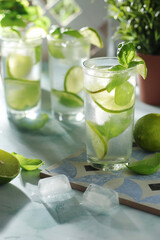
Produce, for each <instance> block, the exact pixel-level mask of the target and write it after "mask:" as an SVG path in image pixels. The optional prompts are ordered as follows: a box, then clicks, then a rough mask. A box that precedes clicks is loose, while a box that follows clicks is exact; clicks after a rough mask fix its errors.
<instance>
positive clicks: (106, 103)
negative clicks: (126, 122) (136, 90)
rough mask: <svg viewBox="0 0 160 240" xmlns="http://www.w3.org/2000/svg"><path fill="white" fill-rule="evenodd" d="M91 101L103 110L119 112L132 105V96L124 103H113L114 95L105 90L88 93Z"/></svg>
mask: <svg viewBox="0 0 160 240" xmlns="http://www.w3.org/2000/svg"><path fill="white" fill-rule="evenodd" d="M90 96H91V97H92V99H93V101H94V102H95V103H96V104H97V105H98V106H99V107H100V108H101V109H102V110H104V111H106V112H110V113H120V112H124V111H127V110H129V109H130V108H132V106H133V105H134V98H132V99H131V101H130V102H129V103H128V104H126V105H123V106H121V105H118V104H116V103H115V97H114V95H111V94H109V93H108V92H107V91H102V92H99V93H94V94H90Z"/></svg>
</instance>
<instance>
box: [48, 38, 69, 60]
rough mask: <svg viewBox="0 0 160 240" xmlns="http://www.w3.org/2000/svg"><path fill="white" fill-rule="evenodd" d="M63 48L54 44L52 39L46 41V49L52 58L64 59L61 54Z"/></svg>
mask: <svg viewBox="0 0 160 240" xmlns="http://www.w3.org/2000/svg"><path fill="white" fill-rule="evenodd" d="M62 49H63V48H62V47H60V46H56V45H55V43H54V42H53V41H49V42H48V51H49V53H50V54H51V56H52V57H54V58H60V59H64V58H65V56H64V54H63V50H62Z"/></svg>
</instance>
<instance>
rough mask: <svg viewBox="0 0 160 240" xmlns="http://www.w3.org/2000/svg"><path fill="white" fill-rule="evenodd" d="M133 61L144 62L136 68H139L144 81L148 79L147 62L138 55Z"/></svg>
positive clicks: (138, 70)
mask: <svg viewBox="0 0 160 240" xmlns="http://www.w3.org/2000/svg"><path fill="white" fill-rule="evenodd" d="M133 61H136V62H140V61H142V62H143V63H142V64H138V65H137V66H136V68H137V72H138V73H139V74H140V75H141V76H142V77H143V79H146V77H147V66H146V63H145V61H144V60H143V59H142V58H141V57H139V56H137V55H136V56H135V57H134V59H133Z"/></svg>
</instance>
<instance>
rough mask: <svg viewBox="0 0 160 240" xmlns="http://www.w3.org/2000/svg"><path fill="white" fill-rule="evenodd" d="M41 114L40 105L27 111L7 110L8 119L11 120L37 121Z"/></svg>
mask: <svg viewBox="0 0 160 240" xmlns="http://www.w3.org/2000/svg"><path fill="white" fill-rule="evenodd" d="M39 113H40V106H39V105H38V106H36V107H34V108H32V109H29V110H26V111H16V110H14V109H11V108H8V109H7V114H8V118H9V119H11V120H20V119H23V118H29V119H35V118H36V117H37V116H38V114H39Z"/></svg>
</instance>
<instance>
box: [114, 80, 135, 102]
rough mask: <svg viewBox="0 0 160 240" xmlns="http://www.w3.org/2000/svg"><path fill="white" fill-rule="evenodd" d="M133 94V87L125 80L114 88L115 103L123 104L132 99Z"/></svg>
mask: <svg viewBox="0 0 160 240" xmlns="http://www.w3.org/2000/svg"><path fill="white" fill-rule="evenodd" d="M132 96H134V87H133V85H132V84H130V83H129V82H125V83H123V84H121V85H120V86H118V87H116V88H115V103H116V104H117V105H119V106H125V105H127V104H129V103H130V102H131V101H132Z"/></svg>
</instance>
